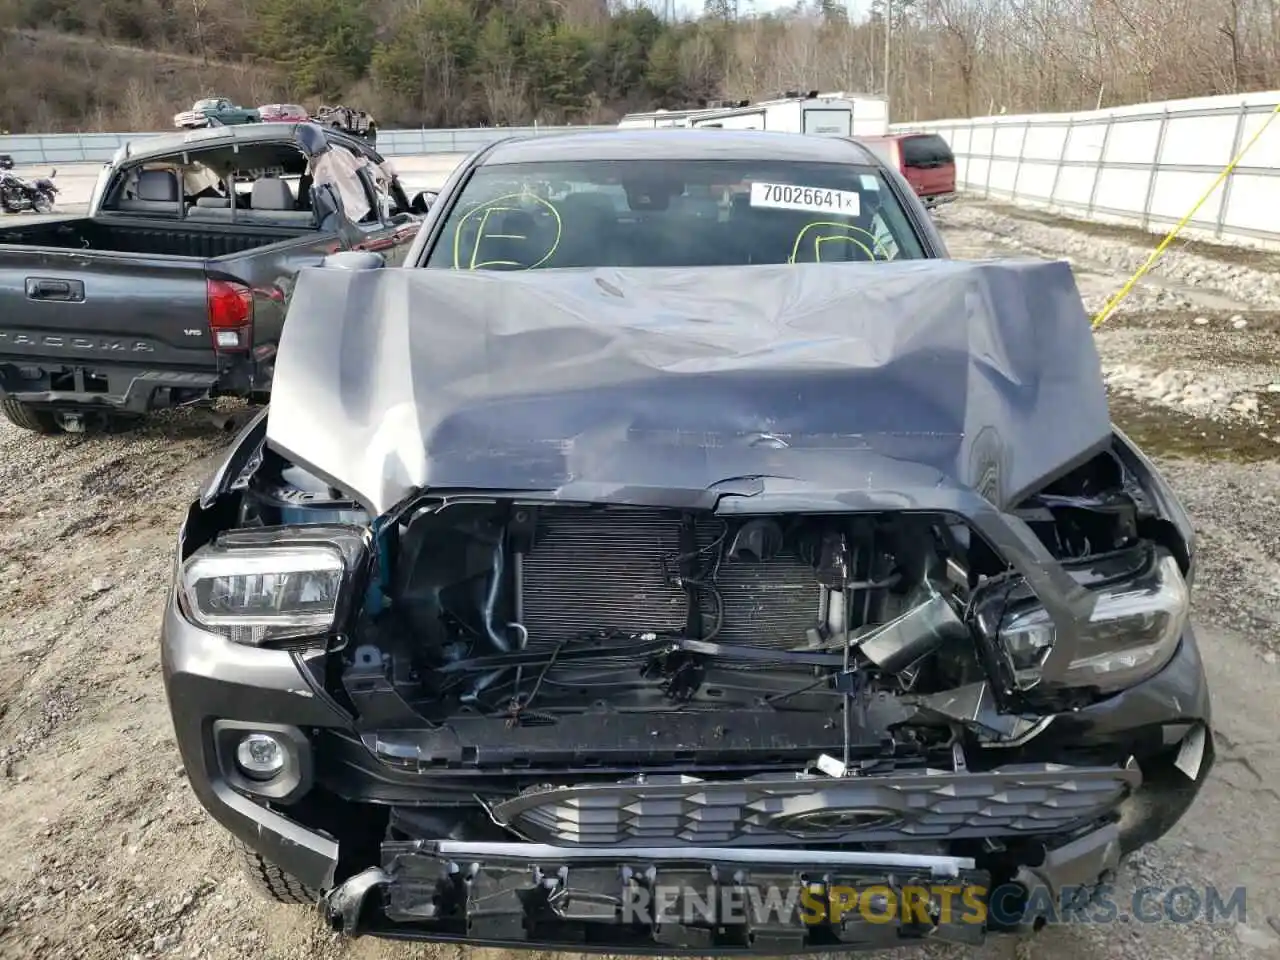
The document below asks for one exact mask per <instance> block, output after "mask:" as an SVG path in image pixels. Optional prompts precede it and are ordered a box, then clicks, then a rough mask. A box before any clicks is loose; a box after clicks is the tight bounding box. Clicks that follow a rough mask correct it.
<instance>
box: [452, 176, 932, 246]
mask: <svg viewBox="0 0 1280 960" xmlns="http://www.w3.org/2000/svg"><path fill="white" fill-rule="evenodd" d="M923 256H924V251H923V249H922V247H921V243H920V239H919V237H918V236H917V235H916V233H915V231H914V229H913V228H912V226H911V222H910V220H909V219H908V218H907V215H906V213H905V211H904V210H903V209H902V207H901V206H900V205H899V204H898V202H897V200H896V199H895V197H894V194H893V193H892V192H891V190H890V189H889V185H888V184H887V183H886V182H885V181H884V180H883V179H882V178H881V177H880V175H879V173H877V172H876V170H875V169H874V168H873V167H868V166H859V165H857V164H844V163H807V162H805V163H797V162H795V161H736V160H735V161H729V160H686V161H676V160H596V161H582V162H566V161H559V162H548V163H520V164H506V165H494V166H487V167H485V166H482V167H480V168H479V169H477V170H476V171H475V173H474V174H473V175H472V177H471V179H470V180H469V181H468V182H467V183H466V185H465V186H464V187H463V188H462V193H461V196H460V197H459V198H458V202H457V203H456V204H455V205H454V207H453V209H452V210H450V211H449V213H448V216H447V218H446V220H445V223H444V227H443V232H442V233H441V235H440V237H439V239H438V240H437V242H436V244H435V247H434V249H433V250H432V252H431V255H430V257H429V258H428V261H427V266H428V267H437V268H445V269H455V270H533V269H550V268H556V267H701V266H707V267H710V266H741V265H747V264H765V263H768V264H780V263H817V262H822V263H827V262H850V261H863V262H865V261H879V260H902V259H920V258H922V257H923Z"/></svg>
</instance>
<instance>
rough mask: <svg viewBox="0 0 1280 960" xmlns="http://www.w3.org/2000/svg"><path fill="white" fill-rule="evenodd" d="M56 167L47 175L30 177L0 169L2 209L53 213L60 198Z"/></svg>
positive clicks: (0, 207) (5, 210) (0, 200)
mask: <svg viewBox="0 0 1280 960" xmlns="http://www.w3.org/2000/svg"><path fill="white" fill-rule="evenodd" d="M57 176H58V170H57V168H56V167H55V168H54V169H53V170H51V171H49V176H47V177H35V178H34V179H28V178H27V177H20V176H18V175H17V174H16V173H13V172H12V171H8V170H6V171H0V210H3V211H4V212H5V213H25V212H28V211H30V212H32V213H52V212H53V205H54V204H55V203H56V202H57V200H58V187H57V185H56V184H55V183H54V182H53V181H54V180H55V179H56V178H57Z"/></svg>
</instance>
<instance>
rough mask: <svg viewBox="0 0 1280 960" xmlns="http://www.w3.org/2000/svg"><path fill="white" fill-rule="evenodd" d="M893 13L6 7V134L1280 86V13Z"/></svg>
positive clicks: (910, 0)
mask: <svg viewBox="0 0 1280 960" xmlns="http://www.w3.org/2000/svg"><path fill="white" fill-rule="evenodd" d="M883 2H884V0H873V2H872V4H871V7H870V11H871V12H870V13H869V14H868V15H867V16H865V17H864V18H862V19H860V20H856V21H850V20H848V19H847V14H846V10H847V5H846V4H844V3H843V2H840V0H798V2H797V3H796V5H795V7H794V8H793V9H791V10H790V11H788V12H784V13H780V14H773V15H769V16H755V15H749V14H751V11H753V10H754V5H753V4H752V3H751V2H750V0H742V2H737V3H735V2H734V0H706V3H705V9H704V13H703V14H702V16H700V17H699V18H697V19H696V20H685V21H679V22H664V21H663V20H661V19H660V18H659V16H658V14H657V13H656V12H655V10H656V11H660V10H662V9H663V7H664V5H663V4H662V3H660V2H657V3H651V4H645V3H643V2H636V0H627V2H623V0H412V2H407V0H0V63H3V64H4V67H5V72H4V81H3V86H0V129H8V130H11V131H13V132H19V131H25V130H138V129H144V128H154V127H166V126H168V123H169V118H170V117H171V116H172V114H173V113H174V112H175V111H177V110H179V109H183V108H184V107H186V106H188V105H189V104H190V103H191V101H192V100H194V99H196V98H198V97H200V96H207V95H210V94H214V93H216V94H220V95H225V96H230V97H234V98H236V99H237V100H238V101H240V102H243V103H246V104H251V105H256V104H260V103H264V102H270V101H276V100H287V101H295V102H303V103H308V104H314V103H316V102H318V101H320V100H329V101H332V100H335V99H343V100H346V101H348V102H351V103H354V104H356V105H359V106H363V107H365V108H368V109H372V110H373V111H374V112H375V113H376V115H377V117H378V119H379V121H380V122H381V123H382V125H383V126H402V125H403V126H466V125H475V124H493V123H507V124H518V123H527V122H530V121H532V120H535V119H536V120H539V121H541V122H545V123H563V122H567V121H568V122H593V121H596V122H608V121H611V120H613V119H616V118H617V117H618V116H619V115H620V114H621V113H623V112H626V111H627V110H633V109H648V108H653V107H655V106H678V105H684V104H688V103H693V102H697V101H698V100H702V99H711V98H717V97H721V96H727V97H733V98H739V97H750V98H758V97H761V96H769V95H777V94H779V93H781V92H782V91H784V90H797V89H799V90H807V89H815V88H821V89H828V90H830V89H843V90H848V91H864V92H866V91H869V92H882V91H884V90H885V89H886V88H887V89H888V91H889V93H890V102H891V110H892V114H893V117H894V119H896V120H916V119H919V120H925V119H933V118H939V117H948V116H964V115H975V114H983V113H988V112H1002V111H1003V112H1008V113H1020V112H1027V111H1040V110H1076V109H1082V108H1089V107H1094V106H1097V105H1104V106H1105V105H1109V104H1118V103H1133V102H1137V101H1144V100H1161V99H1168V98H1173V97H1184V96H1198V95H1209V94H1222V93H1233V92H1244V91H1249V90H1263V89H1275V88H1277V87H1280V26H1278V25H1280V0H1249V2H1247V3H1246V2H1241V0H1107V2H1105V3H1100V2H1097V0H1061V2H1059V3H1058V4H1055V5H1050V4H1044V3H1028V2H1022V0H998V2H997V0H894V2H893V3H892V4H891V7H890V9H891V11H892V15H893V19H892V23H890V24H886V22H885V17H884V7H883ZM735 10H736V11H738V13H739V14H740V15H735V13H734V11H735ZM886 32H887V33H888V36H887V37H886ZM886 40H887V41H888V43H886ZM1188 64H1194V69H1188V68H1187V65H1188Z"/></svg>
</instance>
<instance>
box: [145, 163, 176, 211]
mask: <svg viewBox="0 0 1280 960" xmlns="http://www.w3.org/2000/svg"><path fill="white" fill-rule="evenodd" d="M138 199H139V200H150V201H151V202H153V203H157V202H158V203H177V202H178V178H177V177H176V176H174V174H173V171H172V170H143V171H142V172H141V173H139V174H138Z"/></svg>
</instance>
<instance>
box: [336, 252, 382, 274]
mask: <svg viewBox="0 0 1280 960" xmlns="http://www.w3.org/2000/svg"><path fill="white" fill-rule="evenodd" d="M386 265H387V258H386V257H384V256H383V255H382V254H380V253H378V252H377V251H374V250H343V251H341V252H339V253H331V254H329V255H328V256H327V257H325V258H324V259H323V260H321V261H320V266H322V267H324V268H325V269H327V270H381V269H382V268H383V267H385V266H386Z"/></svg>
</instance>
